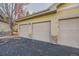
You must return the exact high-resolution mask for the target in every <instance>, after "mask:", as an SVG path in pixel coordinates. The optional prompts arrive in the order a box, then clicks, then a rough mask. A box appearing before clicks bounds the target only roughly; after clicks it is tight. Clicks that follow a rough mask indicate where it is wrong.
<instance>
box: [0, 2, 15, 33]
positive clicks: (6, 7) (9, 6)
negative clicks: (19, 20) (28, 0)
mask: <svg viewBox="0 0 79 59" xmlns="http://www.w3.org/2000/svg"><path fill="white" fill-rule="evenodd" d="M0 9H1V10H2V11H3V13H4V14H5V16H6V20H7V22H8V23H9V26H10V29H11V34H12V30H13V24H14V20H15V19H16V8H15V3H1V4H0Z"/></svg>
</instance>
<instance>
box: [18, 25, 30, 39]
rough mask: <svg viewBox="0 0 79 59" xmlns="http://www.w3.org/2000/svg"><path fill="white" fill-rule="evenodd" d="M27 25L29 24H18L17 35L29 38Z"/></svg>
mask: <svg viewBox="0 0 79 59" xmlns="http://www.w3.org/2000/svg"><path fill="white" fill-rule="evenodd" d="M28 27H29V25H20V26H19V36H21V37H26V38H29V36H28V30H29V29H28Z"/></svg>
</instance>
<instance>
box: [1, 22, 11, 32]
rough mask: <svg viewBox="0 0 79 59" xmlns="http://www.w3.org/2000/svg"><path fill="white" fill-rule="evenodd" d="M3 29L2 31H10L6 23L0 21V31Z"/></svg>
mask: <svg viewBox="0 0 79 59" xmlns="http://www.w3.org/2000/svg"><path fill="white" fill-rule="evenodd" d="M1 31H3V32H8V31H10V27H9V25H8V24H7V23H4V22H0V32H1Z"/></svg>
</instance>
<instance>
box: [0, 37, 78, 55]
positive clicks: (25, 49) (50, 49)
mask: <svg viewBox="0 0 79 59" xmlns="http://www.w3.org/2000/svg"><path fill="white" fill-rule="evenodd" d="M72 55H74V56H75V55H76V56H78V55H79V49H77V48H72V47H67V46H61V45H55V44H50V43H47V42H41V41H36V40H33V39H28V38H22V37H21V38H12V39H6V41H5V40H2V41H1V40H0V56H72Z"/></svg>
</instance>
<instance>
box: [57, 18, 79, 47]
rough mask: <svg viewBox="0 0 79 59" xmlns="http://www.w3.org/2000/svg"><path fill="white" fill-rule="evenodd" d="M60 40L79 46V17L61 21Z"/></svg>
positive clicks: (61, 42)
mask: <svg viewBox="0 0 79 59" xmlns="http://www.w3.org/2000/svg"><path fill="white" fill-rule="evenodd" d="M58 42H59V44H63V45H67V46H72V47H79V19H69V20H61V21H60V23H59V40H58Z"/></svg>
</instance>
